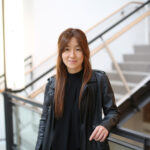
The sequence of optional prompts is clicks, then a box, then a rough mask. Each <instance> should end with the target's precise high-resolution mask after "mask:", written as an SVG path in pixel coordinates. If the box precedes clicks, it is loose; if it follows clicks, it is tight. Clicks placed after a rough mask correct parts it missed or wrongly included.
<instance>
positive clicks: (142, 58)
mask: <svg viewBox="0 0 150 150" xmlns="http://www.w3.org/2000/svg"><path fill="white" fill-rule="evenodd" d="M123 58H124V60H125V61H144V62H147V61H148V62H150V53H147V54H145V53H141V54H139V53H138V54H134V55H130V54H126V55H124V56H123Z"/></svg>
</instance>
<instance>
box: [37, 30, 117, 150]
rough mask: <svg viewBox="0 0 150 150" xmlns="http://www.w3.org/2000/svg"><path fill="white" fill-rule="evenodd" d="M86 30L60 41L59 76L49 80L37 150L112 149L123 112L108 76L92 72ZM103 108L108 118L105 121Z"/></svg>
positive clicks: (68, 32) (67, 34) (67, 32)
mask: <svg viewBox="0 0 150 150" xmlns="http://www.w3.org/2000/svg"><path fill="white" fill-rule="evenodd" d="M89 59H90V51H89V47H88V42H87V39H86V36H85V34H84V32H83V31H81V30H80V29H73V28H69V29H67V30H65V31H64V32H63V33H62V34H61V35H60V37H59V39H58V58H57V65H56V76H53V77H51V78H49V79H48V83H47V85H46V89H45V94H44V104H43V112H42V116H41V120H40V126H39V133H38V140H37V144H36V150H40V149H41V150H108V149H109V146H108V143H107V139H106V138H107V136H108V134H109V132H110V130H111V129H112V127H114V126H115V125H116V124H117V123H118V121H119V113H118V109H117V107H116V104H115V99H114V95H113V91H112V88H111V85H110V83H109V80H108V78H107V75H106V74H105V73H104V72H103V71H98V70H92V69H91V64H90V61H89ZM102 109H103V112H104V118H103V119H102Z"/></svg>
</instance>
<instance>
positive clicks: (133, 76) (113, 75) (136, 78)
mask: <svg viewBox="0 0 150 150" xmlns="http://www.w3.org/2000/svg"><path fill="white" fill-rule="evenodd" d="M122 73H123V75H124V77H125V79H126V81H127V82H131V83H138V82H140V81H141V80H142V79H144V78H145V77H146V76H148V74H140V73H139V72H133V73H132V72H130V71H128V72H122ZM107 75H108V77H109V79H110V80H116V81H121V79H120V76H119V74H118V72H116V71H112V72H107Z"/></svg>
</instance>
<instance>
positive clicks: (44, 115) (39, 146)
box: [35, 83, 49, 150]
mask: <svg viewBox="0 0 150 150" xmlns="http://www.w3.org/2000/svg"><path fill="white" fill-rule="evenodd" d="M48 89H49V86H48V83H47V84H46V88H45V92H44V103H43V108H42V115H41V119H40V124H39V131H38V138H37V142H36V147H35V150H41V149H42V143H43V138H44V131H45V127H46V121H47V116H48V105H47V95H48V94H47V93H48Z"/></svg>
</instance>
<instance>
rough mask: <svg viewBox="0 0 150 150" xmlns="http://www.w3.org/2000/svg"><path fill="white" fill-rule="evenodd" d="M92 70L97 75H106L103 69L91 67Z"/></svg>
mask: <svg viewBox="0 0 150 150" xmlns="http://www.w3.org/2000/svg"><path fill="white" fill-rule="evenodd" d="M92 71H93V74H95V75H96V76H98V77H103V76H107V75H106V73H105V71H103V70H97V69H92Z"/></svg>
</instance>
